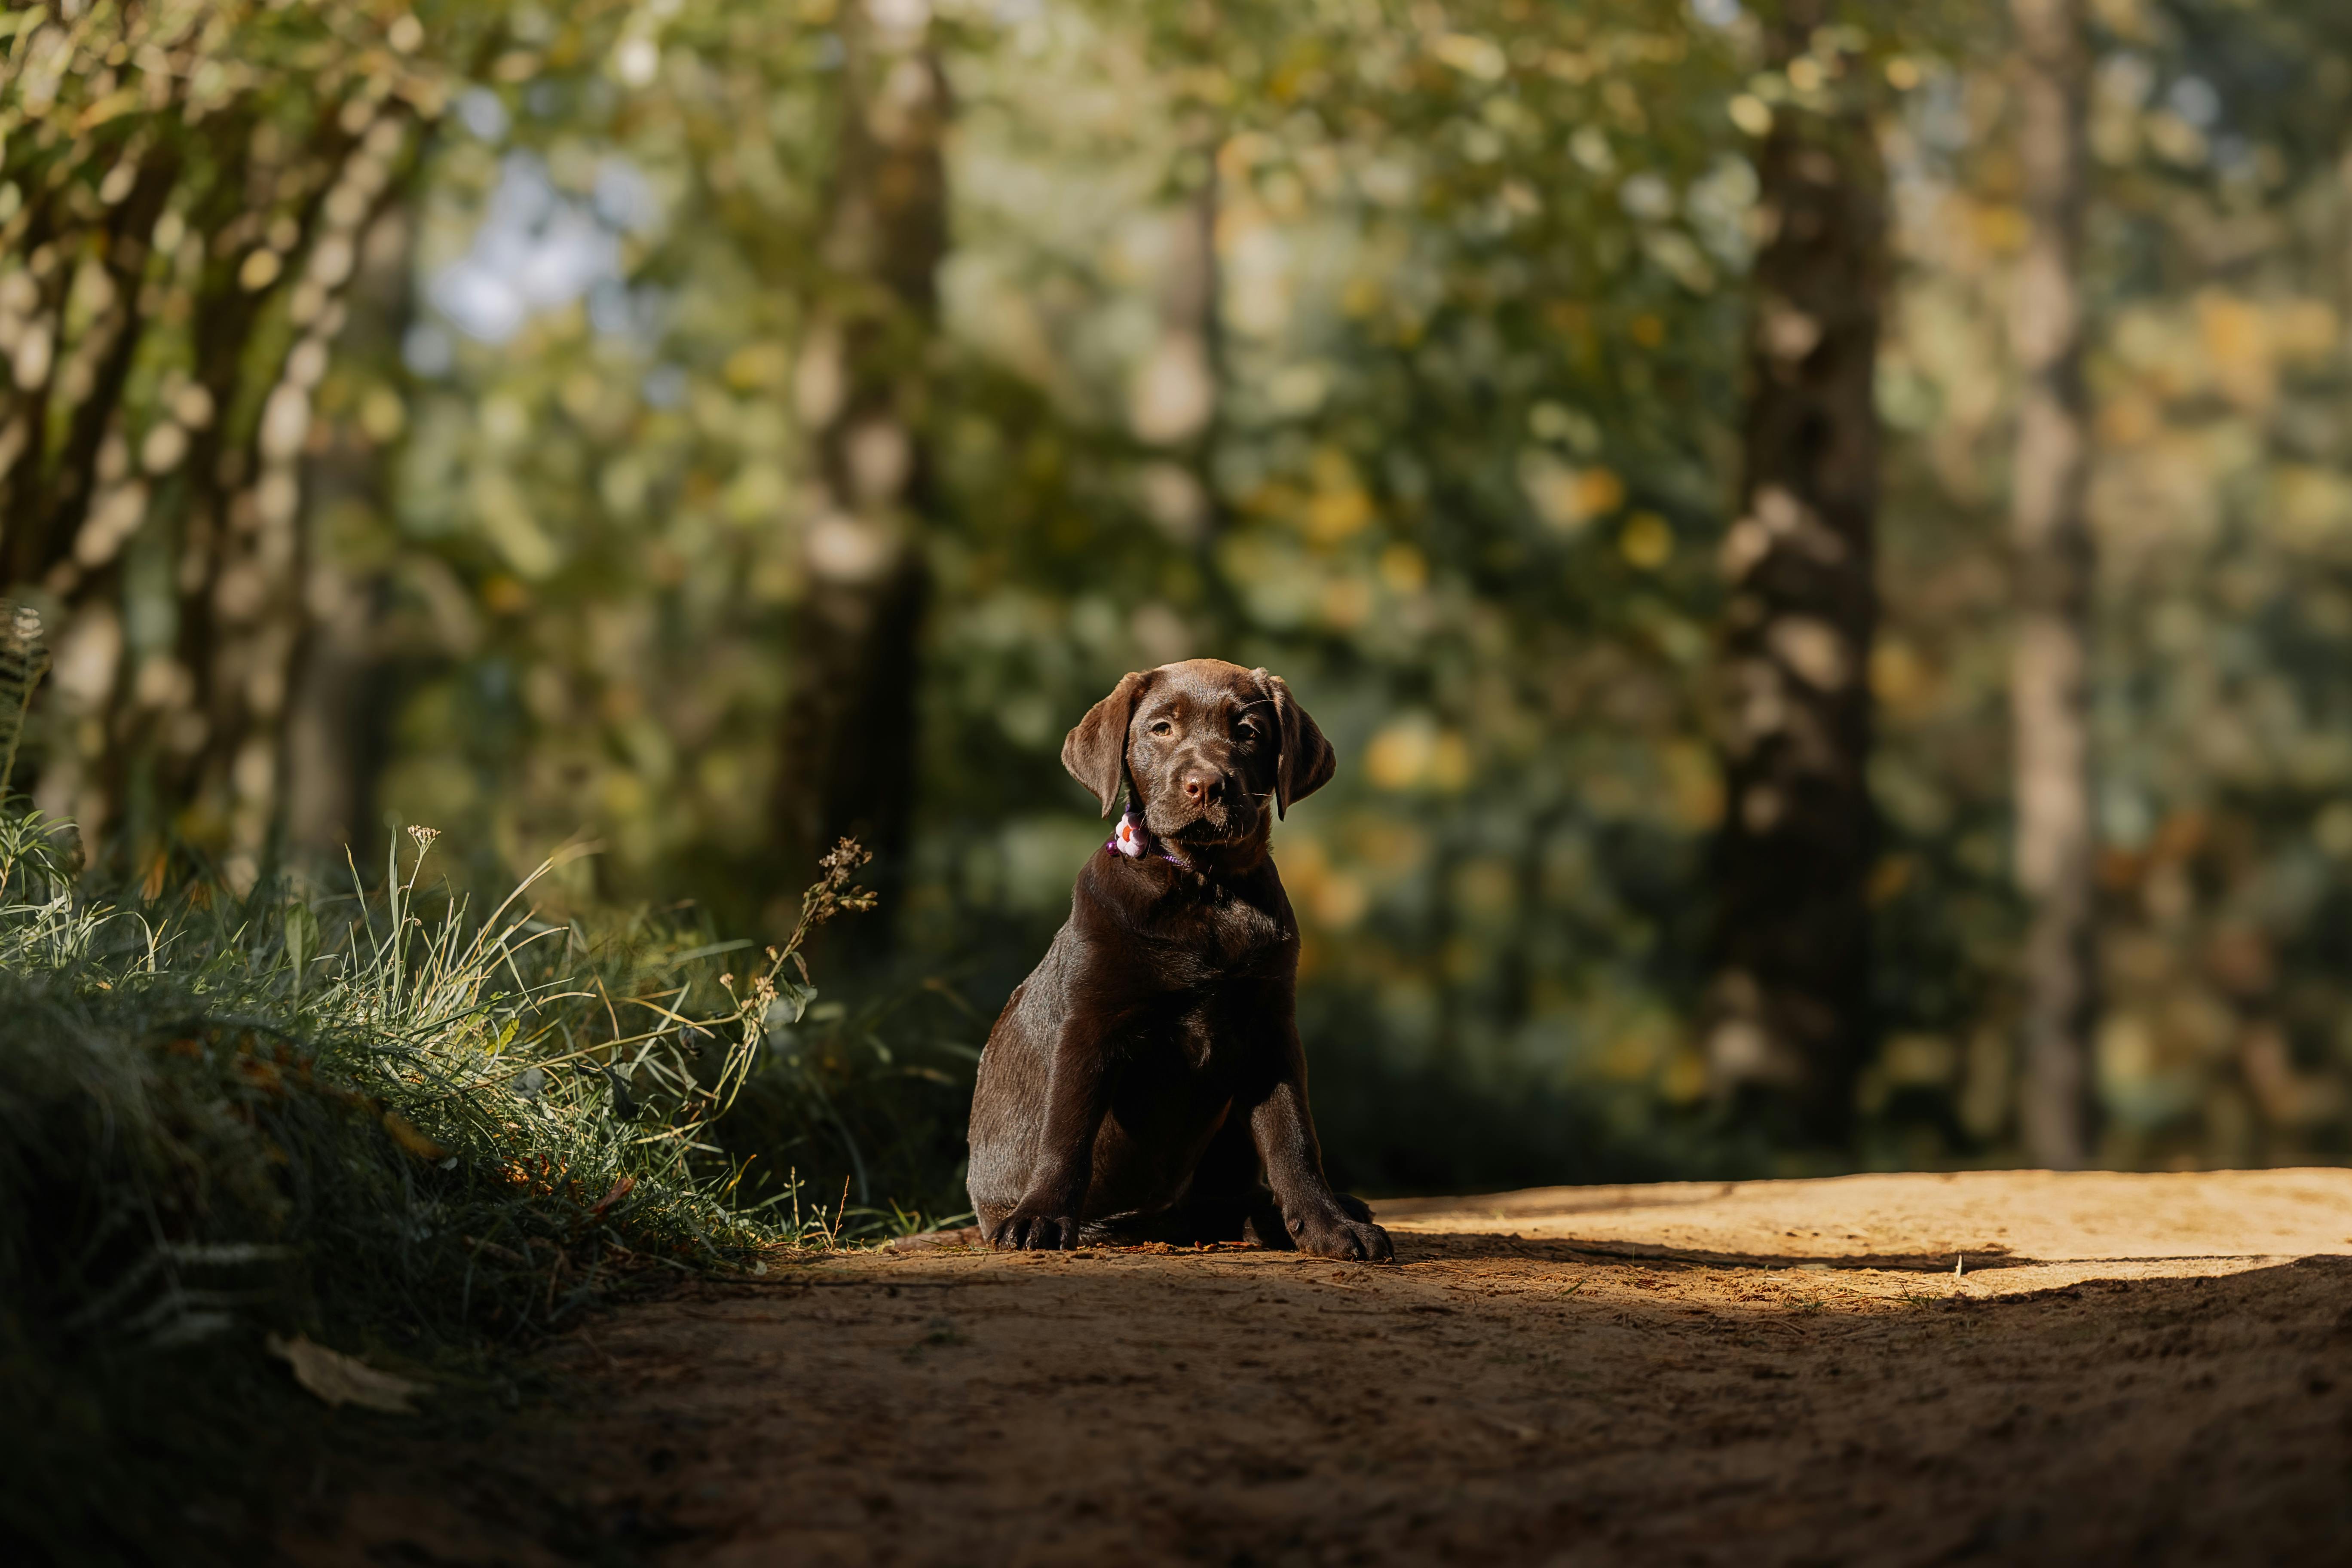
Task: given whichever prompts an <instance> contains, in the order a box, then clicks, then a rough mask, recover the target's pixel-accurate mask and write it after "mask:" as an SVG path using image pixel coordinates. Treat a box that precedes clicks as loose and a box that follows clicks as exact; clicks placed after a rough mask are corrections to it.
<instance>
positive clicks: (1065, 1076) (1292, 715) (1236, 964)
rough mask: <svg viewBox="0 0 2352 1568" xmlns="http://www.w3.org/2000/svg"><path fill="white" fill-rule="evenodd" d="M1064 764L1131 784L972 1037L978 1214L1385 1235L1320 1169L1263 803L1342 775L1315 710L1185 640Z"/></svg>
mask: <svg viewBox="0 0 2352 1568" xmlns="http://www.w3.org/2000/svg"><path fill="white" fill-rule="evenodd" d="M1062 765H1063V766H1065V767H1066V768H1068V769H1069V770H1070V772H1071V773H1072V774H1074V775H1075V776H1076V778H1077V780H1078V782H1079V783H1080V784H1085V785H1086V786H1087V788H1088V789H1090V790H1092V791H1093V792H1094V794H1095V797H1096V798H1097V800H1099V801H1101V802H1102V807H1103V814H1104V815H1105V816H1108V815H1109V814H1110V809H1111V807H1112V805H1114V804H1116V803H1117V802H1118V798H1119V794H1120V792H1121V790H1122V789H1124V790H1125V791H1126V792H1127V795H1128V805H1127V810H1126V812H1125V813H1124V814H1123V815H1122V816H1121V817H1120V820H1119V826H1118V835H1117V837H1114V838H1113V839H1112V840H1111V841H1110V842H1109V843H1108V844H1106V845H1104V846H1103V847H1102V849H1101V850H1100V851H1099V852H1098V853H1097V854H1095V855H1093V856H1091V857H1089V858H1088V859H1087V863H1086V867H1085V868H1084V869H1082V870H1081V871H1080V872H1079V873H1078V881H1077V887H1076V890H1075V891H1074V893H1073V895H1072V897H1071V900H1070V918H1069V921H1067V922H1066V924H1065V925H1064V926H1063V927H1062V929H1061V931H1059V932H1058V933H1057V934H1056V935H1055V938H1054V945H1053V947H1052V948H1051V949H1050V950H1049V951H1048V952H1046V954H1045V962H1043V963H1040V964H1038V966H1037V968H1036V971H1035V972H1034V973H1032V974H1031V975H1030V976H1029V978H1028V979H1027V980H1025V981H1024V982H1023V983H1022V984H1021V985H1020V987H1019V988H1018V989H1016V990H1015V991H1014V992H1013V998H1012V1000H1011V1001H1009V1002H1007V1003H1006V1004H1005V1005H1004V1013H1003V1016H1001V1017H999V1018H998V1019H997V1020H996V1027H995V1028H994V1029H992V1030H991V1031H990V1033H989V1037H988V1047H987V1048H986V1049H985V1050H984V1051H983V1052H982V1055H981V1058H980V1082H979V1085H978V1087H977V1088H976V1089H974V1091H973V1093H972V1101H971V1184H970V1185H971V1206H972V1212H973V1213H974V1214H975V1215H977V1216H978V1218H979V1221H980V1230H981V1234H982V1237H985V1238H986V1239H987V1240H988V1241H989V1242H991V1243H992V1244H993V1245H994V1246H996V1247H1021V1248H1030V1249H1049V1248H1055V1247H1075V1246H1076V1245H1077V1244H1078V1241H1079V1239H1080V1237H1081V1236H1082V1235H1083V1236H1085V1237H1087V1239H1093V1238H1096V1237H1105V1238H1113V1239H1136V1240H1143V1239H1156V1240H1167V1241H1174V1242H1194V1241H1238V1240H1241V1239H1243V1238H1244V1236H1249V1237H1254V1238H1255V1239H1256V1240H1258V1241H1260V1242H1261V1243H1264V1244H1266V1245H1271V1246H1280V1247H1288V1246H1295V1247H1299V1248H1301V1249H1303V1250H1305V1251H1307V1252H1312V1253H1317V1254H1319V1255H1321V1256H1323V1257H1326V1258H1380V1259H1385V1258H1390V1257H1391V1256H1392V1254H1391V1248H1390V1246H1389V1237H1388V1233H1387V1232H1386V1231H1384V1230H1382V1229H1381V1227H1380V1226H1377V1225H1374V1224H1372V1223H1371V1214H1370V1211H1369V1210H1367V1209H1366V1208H1365V1207H1364V1205H1362V1204H1360V1203H1359V1202H1357V1201H1356V1200H1355V1199H1354V1198H1351V1197H1349V1196H1346V1195H1344V1194H1339V1193H1335V1192H1333V1191H1332V1190H1331V1184H1330V1183H1329V1181H1328V1180H1327V1179H1326V1178H1325V1176H1324V1174H1323V1155H1322V1151H1321V1150H1320V1148H1319V1147H1318V1145H1317V1143H1316V1142H1315V1122H1314V1119H1313V1118H1312V1117H1311V1116H1309V1115H1308V1113H1307V1057H1306V1053H1305V1052H1304V1051H1303V1050H1302V1049H1301V1048H1300V1047H1299V1043H1298V1025H1297V1017H1296V1016H1295V1012H1294V1007H1293V998H1294V993H1295V991H1296V988H1297V978H1298V926H1297V921H1295V920H1294V919H1293V918H1292V916H1291V911H1290V900H1289V899H1288V898H1287V897H1286V896H1285V894H1284V893H1283V890H1282V879H1281V878H1279V877H1277V876H1276V875H1275V869H1274V861H1273V860H1272V859H1271V858H1269V857H1268V855H1267V853H1266V848H1267V840H1268V838H1269V837H1271V835H1272V833H1273V829H1274V818H1275V817H1276V816H1280V815H1282V814H1283V813H1285V812H1286V811H1287V810H1288V809H1289V808H1290V803H1291V802H1293V801H1295V800H1299V799H1303V798H1304V797H1306V796H1307V795H1312V794H1314V793H1315V792H1316V791H1317V790H1318V789H1320V788H1321V787H1322V786H1323V784H1325V783H1326V782H1327V781H1328V780H1329V778H1330V777H1331V770H1332V758H1331V748H1330V746H1329V744H1328V743H1327V742H1325V741H1324V739H1323V732H1322V731H1320V730H1318V729H1317V728H1316V727H1315V721H1314V720H1312V719H1310V718H1308V717H1307V713H1306V710H1304V709H1302V708H1300V707H1299V706H1298V704H1297V702H1296V701H1294V700H1292V698H1291V695H1290V688H1289V687H1287V686H1286V685H1284V684H1283V682H1282V680H1281V679H1280V678H1279V677H1276V676H1272V675H1268V674H1267V673H1266V672H1265V670H1263V669H1244V668H1241V667H1240V666H1238V665H1232V664H1226V663H1223V661H1221V660H1218V659H1213V658H1196V659H1192V660H1189V661H1187V662H1185V663H1182V664H1168V665H1162V666H1160V668H1158V669H1152V670H1145V671H1142V672H1140V673H1138V674H1132V675H1129V676H1127V677H1126V678H1124V679H1121V680H1120V681H1119V683H1118V689H1116V690H1114V691H1113V692H1112V693H1111V694H1110V695H1109V696H1108V697H1106V698H1104V699H1103V700H1101V701H1100V702H1097V703H1096V704H1095V705H1094V708H1093V709H1092V710H1090V711H1088V713H1087V716H1086V718H1085V719H1083V720H1081V721H1079V723H1078V727H1077V728H1076V729H1075V730H1073V731H1070V734H1069V739H1068V740H1067V741H1066V742H1063V745H1062ZM1269 801H1270V802H1271V803H1272V805H1273V809H1272V811H1270V812H1269V811H1268V810H1267V809H1266V808H1267V804H1268V802H1269ZM1261 1168H1262V1169H1263V1170H1264V1172H1265V1184H1264V1185H1261V1184H1260V1181H1259V1172H1260V1170H1261ZM1268 1188H1271V1191H1270V1192H1269V1191H1268Z"/></svg>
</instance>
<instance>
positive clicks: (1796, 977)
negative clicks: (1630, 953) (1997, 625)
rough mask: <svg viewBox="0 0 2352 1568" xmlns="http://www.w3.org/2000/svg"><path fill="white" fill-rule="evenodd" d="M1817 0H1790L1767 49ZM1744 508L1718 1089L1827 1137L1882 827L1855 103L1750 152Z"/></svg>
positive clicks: (1874, 242) (1724, 837)
mask: <svg viewBox="0 0 2352 1568" xmlns="http://www.w3.org/2000/svg"><path fill="white" fill-rule="evenodd" d="M1824 19H1825V16H1824V7H1823V6H1822V4H1820V0H1790V4H1788V5H1785V6H1784V7H1783V8H1782V12H1781V16H1780V20H1779V21H1778V22H1777V23H1776V24H1775V25H1774V26H1772V27H1771V29H1770V30H1769V33H1768V37H1769V39H1770V47H1771V49H1772V52H1773V56H1774V58H1775V60H1776V62H1782V63H1785V62H1786V61H1788V60H1790V59H1792V58H1795V57H1797V56H1798V55H1801V54H1802V53H1804V52H1805V50H1806V49H1807V48H1808V47H1809V41H1810V39H1811V34H1812V32H1813V29H1814V27H1815V26H1816V25H1817V24H1819V23H1820V22H1822V20H1824ZM1759 175H1760V178H1761V183H1762V193H1761V201H1762V207H1763V211H1764V214H1765V217H1766V222H1767V224H1768V226H1769V227H1768V230H1767V235H1768V237H1767V239H1766V241H1765V244H1764V247H1763V249H1762V251H1761V253H1760V254H1759V256H1758V258H1757V262H1756V279H1755V291H1756V311H1755V326H1754V338H1753V342H1752V345H1751V348H1750V352H1749V359H1748V376H1749V390H1748V417H1747V431H1746V453H1745V456H1746V474H1745V478H1744V482H1743V505H1742V515H1741V517H1740V519H1739V521H1738V522H1737V523H1735V524H1734V525H1733V528H1732V530H1731V531H1730V533H1729V535H1728V536H1727V540H1726V542H1725V547H1724V557H1723V564H1724V568H1725V572H1726V575H1727V577H1728V578H1729V579H1730V583H1731V597H1730V602H1729V608H1728V611H1727V626H1726V632H1725V638H1724V659H1723V680H1724V698H1725V711H1724V715H1723V731H1722V746H1723V766H1724V772H1725V775H1726V779H1725V782H1726V784H1727V789H1726V800H1727V815H1726V820H1725V823H1724V826H1723V830H1722V834H1721V837H1720V838H1719V839H1718V841H1717V851H1716V854H1717V860H1716V888H1717V897H1718V900H1719V904H1718V921H1719V923H1718V927H1717V942H1718V950H1717V958H1718V970H1717V980H1716V983H1715V985H1714V987H1713V990H1712V993H1711V995H1710V997H1709V1003H1708V1009H1707V1011H1708V1020H1707V1054H1708V1061H1709V1068H1710V1071H1711V1074H1712V1076H1713V1078H1714V1080H1715V1083H1716V1086H1717V1093H1718V1095H1720V1096H1722V1097H1723V1098H1724V1099H1726V1100H1732V1101H1735V1102H1744V1103H1745V1105H1746V1107H1747V1110H1748V1113H1749V1114H1752V1115H1755V1116H1756V1117H1758V1118H1759V1120H1760V1121H1763V1122H1764V1123H1765V1124H1766V1125H1767V1126H1768V1127H1769V1128H1770V1129H1771V1130H1772V1131H1775V1132H1776V1133H1778V1134H1780V1135H1783V1136H1788V1135H1793V1136H1796V1137H1798V1138H1801V1139H1802V1140H1804V1141H1807V1142H1816V1143H1826V1144H1835V1143H1840V1142H1843V1141H1844V1140H1845V1139H1846V1137H1847V1136H1848V1134H1849V1132H1850V1131H1851V1122H1852V1116H1853V1080H1854V1077H1855V1074H1856V1073H1857V1071H1858V1070H1859V1068H1860V1066H1861V1063H1862V1061H1863V1059H1864V1056H1865V1054H1866V1052H1867V1049H1868V1047H1869V1044H1870V1041H1871V1037H1872V1034H1873V1023H1872V1008H1871V1000H1870V918H1869V909H1868V898H1867V889H1868V881H1869V876H1870V868H1871V863H1872V859H1873V857H1874V853H1875V839H1876V830H1875V823H1874V816H1873V812H1872V809H1871V802H1870V792H1869V787H1868V784H1867V781H1866V776H1865V767H1866V764H1867V762H1868V758H1869V752H1870V741H1871V711H1870V695H1869V688H1868V685H1867V683H1866V679H1865V674H1866V667H1867V661H1868V658H1869V651H1870V642H1871V636H1872V632H1873V629H1874V623H1875V621H1876V617H1877V599H1876V593H1875V588H1874V584H1873V581H1872V572H1873V566H1874V556H1875V544H1874V531H1875V520H1876V512H1877V504H1878V448H1879V438H1878V417H1877V412H1876V409H1875V406H1874V401H1873V387H1874V373H1875V368H1876V361H1877V353H1878V330H1879V300H1880V295H1881V291H1882V289H1883V287H1884V281H1885V210H1884V209H1885V177H1884V173H1883V171H1882V168H1881V165H1880V162H1879V155H1878V149H1877V144H1876V142H1875V139H1874V135H1873V133H1872V129H1871V126H1870V122H1869V120H1868V118H1867V116H1866V114H1865V113H1864V112H1863V111H1862V110H1860V109H1859V108H1846V109H1841V110H1833V111H1832V112H1829V113H1813V112H1807V111H1804V110H1798V109H1796V108H1793V107H1790V108H1787V109H1784V110H1782V111H1781V112H1780V116H1779V118H1778V119H1777V120H1776V121H1775V124H1774V128H1773V130H1772V131H1771V132H1770V134H1769V137H1768V138H1767V140H1766V142H1765V144H1764V147H1763V149H1762V152H1761V155H1760V158H1759Z"/></svg>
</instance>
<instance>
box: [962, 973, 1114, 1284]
mask: <svg viewBox="0 0 2352 1568" xmlns="http://www.w3.org/2000/svg"><path fill="white" fill-rule="evenodd" d="M1108 1080H1109V1074H1108V1072H1107V1071H1106V1070H1105V1067H1104V1063H1103V1050H1102V1037H1101V1032H1100V1031H1099V1030H1097V1029H1095V1028H1090V1027H1087V1026H1086V1024H1085V1023H1084V1022H1082V1021H1078V1020H1072V1021H1070V1022H1066V1023H1065V1024H1064V1025H1063V1026H1062V1028H1061V1033H1060V1034H1059V1035H1058V1036H1057V1037H1055V1041H1054V1059H1053V1064H1052V1067H1051V1069H1050V1071H1049V1073H1048V1075H1047V1078H1046V1083H1045V1131H1044V1132H1043V1134H1042V1135H1041V1137H1040V1138H1039V1141H1038V1145H1037V1159H1036V1163H1035V1164H1034V1165H1033V1166H1031V1167H1030V1171H1029V1190H1028V1191H1027V1192H1025V1193H1024V1194H1022V1196H1021V1201H1020V1203H1019V1204H1017V1205H1014V1206H1013V1212H1012V1213H1010V1214H1008V1215H1005V1216H1004V1219H1003V1223H1002V1224H1000V1225H999V1226H997V1228H996V1234H995V1235H994V1236H993V1237H991V1238H990V1239H991V1240H992V1241H993V1242H994V1243H995V1245H996V1247H998V1248H999V1249H1000V1250H1010V1251H1030V1252H1052V1251H1055V1250H1061V1251H1067V1250H1068V1249H1069V1248H1071V1247H1076V1246H1077V1244H1078V1220H1079V1218H1080V1217H1081V1216H1082V1215H1084V1213H1085V1211H1086V1203H1087V1184H1088V1183H1089V1182H1090V1181H1092V1180H1093V1177H1094V1158H1095V1134H1096V1133H1097V1132H1098V1131H1101V1130H1102V1119H1103V1114H1104V1112H1105V1110H1106V1109H1107V1108H1108V1105H1109V1103H1110V1095H1109V1081H1108Z"/></svg>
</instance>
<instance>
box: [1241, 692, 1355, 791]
mask: <svg viewBox="0 0 2352 1568" xmlns="http://www.w3.org/2000/svg"><path fill="white" fill-rule="evenodd" d="M1250 673H1251V674H1252V675H1255V676H1256V677H1257V682H1258V685H1260V686H1261V687H1263V688H1265V694H1266V696H1267V697H1269V698H1271V699H1272V700H1273V701H1274V719H1275V726H1276V730H1277V731H1278V732H1279V733H1280V735H1281V737H1282V756H1281V759H1280V760H1279V761H1278V762H1276V763H1275V768H1274V814H1275V816H1287V815H1288V814H1289V812H1290V803H1291V802H1292V801H1294V800H1305V799H1306V798H1307V796H1308V795H1313V794H1314V793H1315V792H1316V791H1317V790H1318V789H1321V788H1322V787H1323V786H1324V785H1325V784H1329V783H1330V782H1331V774H1332V773H1333V772H1334V770H1336V769H1337V768H1338V767H1339V759H1338V758H1337V757H1335V756H1334V755H1332V752H1331V742H1328V741H1327V740H1325V739H1324V738H1323V731H1320V730H1318V729H1317V728H1316V727H1315V721H1314V720H1312V719H1310V718H1308V717H1307V710H1306V709H1304V708H1301V707H1300V706H1299V705H1298V702H1297V699H1295V698H1293V697H1292V696H1291V695H1290V687H1289V684H1288V683H1287V682H1286V681H1285V680H1284V679H1282V677H1280V676H1278V675H1269V674H1267V673H1266V672H1265V670H1263V669H1253V670H1251V671H1250Z"/></svg>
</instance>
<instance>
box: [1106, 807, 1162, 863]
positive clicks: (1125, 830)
mask: <svg viewBox="0 0 2352 1568" xmlns="http://www.w3.org/2000/svg"><path fill="white" fill-rule="evenodd" d="M1103 847H1104V848H1106V849H1115V850H1117V851H1118V853H1120V854H1121V855H1124V856H1126V857H1127V858H1129V859H1130V860H1140V859H1142V858H1144V857H1145V856H1146V855H1149V854H1150V853H1151V830H1150V828H1148V827H1146V826H1143V813H1141V812H1140V811H1138V810H1137V809H1136V806H1135V801H1134V799H1133V797H1131V796H1130V797H1129V800H1128V803H1127V809H1126V810H1125V811H1123V812H1121V813H1119V817H1118V832H1116V833H1114V834H1112V835H1111V838H1110V842H1109V843H1108V844H1106V845H1104V846H1103Z"/></svg>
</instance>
